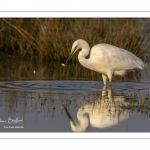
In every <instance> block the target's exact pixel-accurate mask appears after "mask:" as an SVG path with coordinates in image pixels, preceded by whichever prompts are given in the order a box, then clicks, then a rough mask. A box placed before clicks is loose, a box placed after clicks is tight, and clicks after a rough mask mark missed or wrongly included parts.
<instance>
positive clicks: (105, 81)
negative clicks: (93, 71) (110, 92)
mask: <svg viewBox="0 0 150 150" xmlns="http://www.w3.org/2000/svg"><path fill="white" fill-rule="evenodd" d="M102 78H103V82H104V85H106V83H107V76H106V75H104V74H102Z"/></svg>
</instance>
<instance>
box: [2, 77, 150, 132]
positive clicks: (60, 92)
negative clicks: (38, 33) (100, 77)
mask: <svg viewBox="0 0 150 150" xmlns="http://www.w3.org/2000/svg"><path fill="white" fill-rule="evenodd" d="M149 91H150V84H149V83H148V82H114V83H113V87H112V89H110V88H109V87H103V83H102V82H101V81H72V80H70V81H69V80H68V81H67V80H32V81H7V82H0V95H1V96H0V132H149V131H150V105H149V95H148V94H149ZM142 97H144V98H145V99H146V100H147V102H148V104H147V108H146V109H144V108H136V107H135V108H131V109H130V108H129V107H125V108H123V107H120V106H122V105H123V106H128V105H129V104H131V101H133V100H134V101H136V102H137V101H141V99H142ZM145 104H146V103H145Z"/></svg>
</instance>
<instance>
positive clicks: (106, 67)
mask: <svg viewBox="0 0 150 150" xmlns="http://www.w3.org/2000/svg"><path fill="white" fill-rule="evenodd" d="M78 49H82V50H81V51H80V52H79V55H78V59H79V62H80V64H81V65H83V66H84V67H86V68H88V69H91V70H94V71H96V72H99V73H101V74H102V78H103V82H104V84H106V82H107V78H108V79H109V82H110V85H111V82H112V76H113V75H114V76H116V75H120V76H124V75H125V74H126V73H127V71H128V70H134V69H143V68H144V63H143V62H142V60H141V59H139V58H138V57H137V56H135V55H134V54H132V53H131V52H129V51H127V50H124V49H122V48H119V47H116V46H113V45H110V44H105V43H102V44H97V45H95V46H93V47H92V48H91V50H90V47H89V45H88V43H87V42H86V41H85V40H83V39H79V40H76V41H75V42H74V43H73V46H72V50H71V54H70V56H69V57H68V59H67V61H66V63H65V66H66V65H67V63H68V62H69V60H70V59H71V58H72V56H73V54H74V53H75V52H76V51H77V50H78ZM89 53H90V58H88V59H86V56H87V55H88V54H89Z"/></svg>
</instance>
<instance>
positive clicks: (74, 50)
mask: <svg viewBox="0 0 150 150" xmlns="http://www.w3.org/2000/svg"><path fill="white" fill-rule="evenodd" d="M76 51H77V47H75V48H74V49H73V50H72V51H71V53H70V55H69V57H68V59H67V61H66V63H65V66H66V65H67V63H68V62H69V60H70V59H71V58H72V56H73V55H74V53H75V52H76Z"/></svg>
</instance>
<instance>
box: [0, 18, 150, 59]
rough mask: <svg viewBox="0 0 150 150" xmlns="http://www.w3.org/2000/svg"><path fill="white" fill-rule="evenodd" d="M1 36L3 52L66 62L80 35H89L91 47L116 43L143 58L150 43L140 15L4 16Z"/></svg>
mask: <svg viewBox="0 0 150 150" xmlns="http://www.w3.org/2000/svg"><path fill="white" fill-rule="evenodd" d="M148 33H149V31H147V34H148ZM0 39H1V40H0V54H1V55H2V54H6V55H10V56H14V57H16V56H18V57H19V58H26V57H28V58H30V59H37V60H42V61H63V62H64V61H65V60H66V58H67V56H68V54H69V52H70V50H71V46H72V44H73V42H74V41H75V40H77V39H85V40H86V41H87V42H88V43H89V45H90V47H92V46H94V45H95V44H97V43H102V42H105V43H109V44H113V45H116V46H118V47H121V48H124V49H127V50H129V51H131V52H132V53H134V54H135V55H137V56H138V57H140V58H142V57H143V54H144V51H146V49H143V47H144V46H145V45H146V44H147V43H146V41H147V38H146V36H145V37H144V38H143V37H142V35H141V25H140V24H139V19H133V18H1V19H0ZM72 61H73V62H76V61H77V57H74V58H73V60H72Z"/></svg>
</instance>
